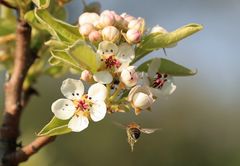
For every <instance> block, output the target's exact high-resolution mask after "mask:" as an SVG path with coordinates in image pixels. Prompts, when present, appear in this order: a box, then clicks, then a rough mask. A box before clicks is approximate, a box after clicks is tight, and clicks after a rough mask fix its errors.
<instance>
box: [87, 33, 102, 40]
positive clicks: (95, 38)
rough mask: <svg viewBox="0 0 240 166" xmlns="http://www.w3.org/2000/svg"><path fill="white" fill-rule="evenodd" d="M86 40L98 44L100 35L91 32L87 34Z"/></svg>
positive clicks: (100, 38)
mask: <svg viewBox="0 0 240 166" xmlns="http://www.w3.org/2000/svg"><path fill="white" fill-rule="evenodd" d="M88 39H89V40H90V41H91V42H100V41H102V35H101V33H100V32H99V31H92V32H91V33H90V34H89V36H88Z"/></svg>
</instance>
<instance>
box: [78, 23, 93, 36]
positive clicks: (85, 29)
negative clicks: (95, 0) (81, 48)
mask: <svg viewBox="0 0 240 166" xmlns="http://www.w3.org/2000/svg"><path fill="white" fill-rule="evenodd" d="M93 30H94V26H93V25H92V24H90V23H86V24H83V25H82V26H80V28H79V32H80V34H81V35H83V36H88V35H89V34H90V32H92V31H93Z"/></svg>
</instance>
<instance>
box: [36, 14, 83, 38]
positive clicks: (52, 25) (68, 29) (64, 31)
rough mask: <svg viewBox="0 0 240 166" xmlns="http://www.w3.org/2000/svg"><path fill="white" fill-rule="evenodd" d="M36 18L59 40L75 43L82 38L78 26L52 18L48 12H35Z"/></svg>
mask: <svg viewBox="0 0 240 166" xmlns="http://www.w3.org/2000/svg"><path fill="white" fill-rule="evenodd" d="M35 16H36V18H37V19H38V21H39V22H40V23H42V24H43V25H44V26H45V27H46V29H47V30H48V31H49V33H51V34H52V35H53V36H54V37H55V38H56V39H57V40H60V41H65V42H68V43H74V42H75V41H77V40H79V39H81V38H82V36H81V35H80V33H79V30H78V27H77V26H72V25H70V24H67V23H65V22H63V21H61V20H58V19H56V18H54V17H52V16H51V15H50V13H49V12H48V11H47V10H35Z"/></svg>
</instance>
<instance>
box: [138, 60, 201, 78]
mask: <svg viewBox="0 0 240 166" xmlns="http://www.w3.org/2000/svg"><path fill="white" fill-rule="evenodd" d="M152 61H154V63H156V64H158V65H157V66H158V72H159V73H165V74H169V75H172V76H191V75H195V74H196V73H197V71H193V70H190V69H188V68H186V67H184V66H182V65H179V64H177V63H175V62H173V61H170V60H168V59H165V58H154V59H151V60H149V61H147V62H145V63H143V64H141V65H140V66H139V67H138V69H137V70H138V71H141V72H147V71H148V67H149V65H150V63H152Z"/></svg>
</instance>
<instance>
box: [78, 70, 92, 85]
mask: <svg viewBox="0 0 240 166" xmlns="http://www.w3.org/2000/svg"><path fill="white" fill-rule="evenodd" d="M81 80H83V81H86V82H92V81H93V75H92V73H91V72H90V71H88V70H83V71H82V74H81Z"/></svg>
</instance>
